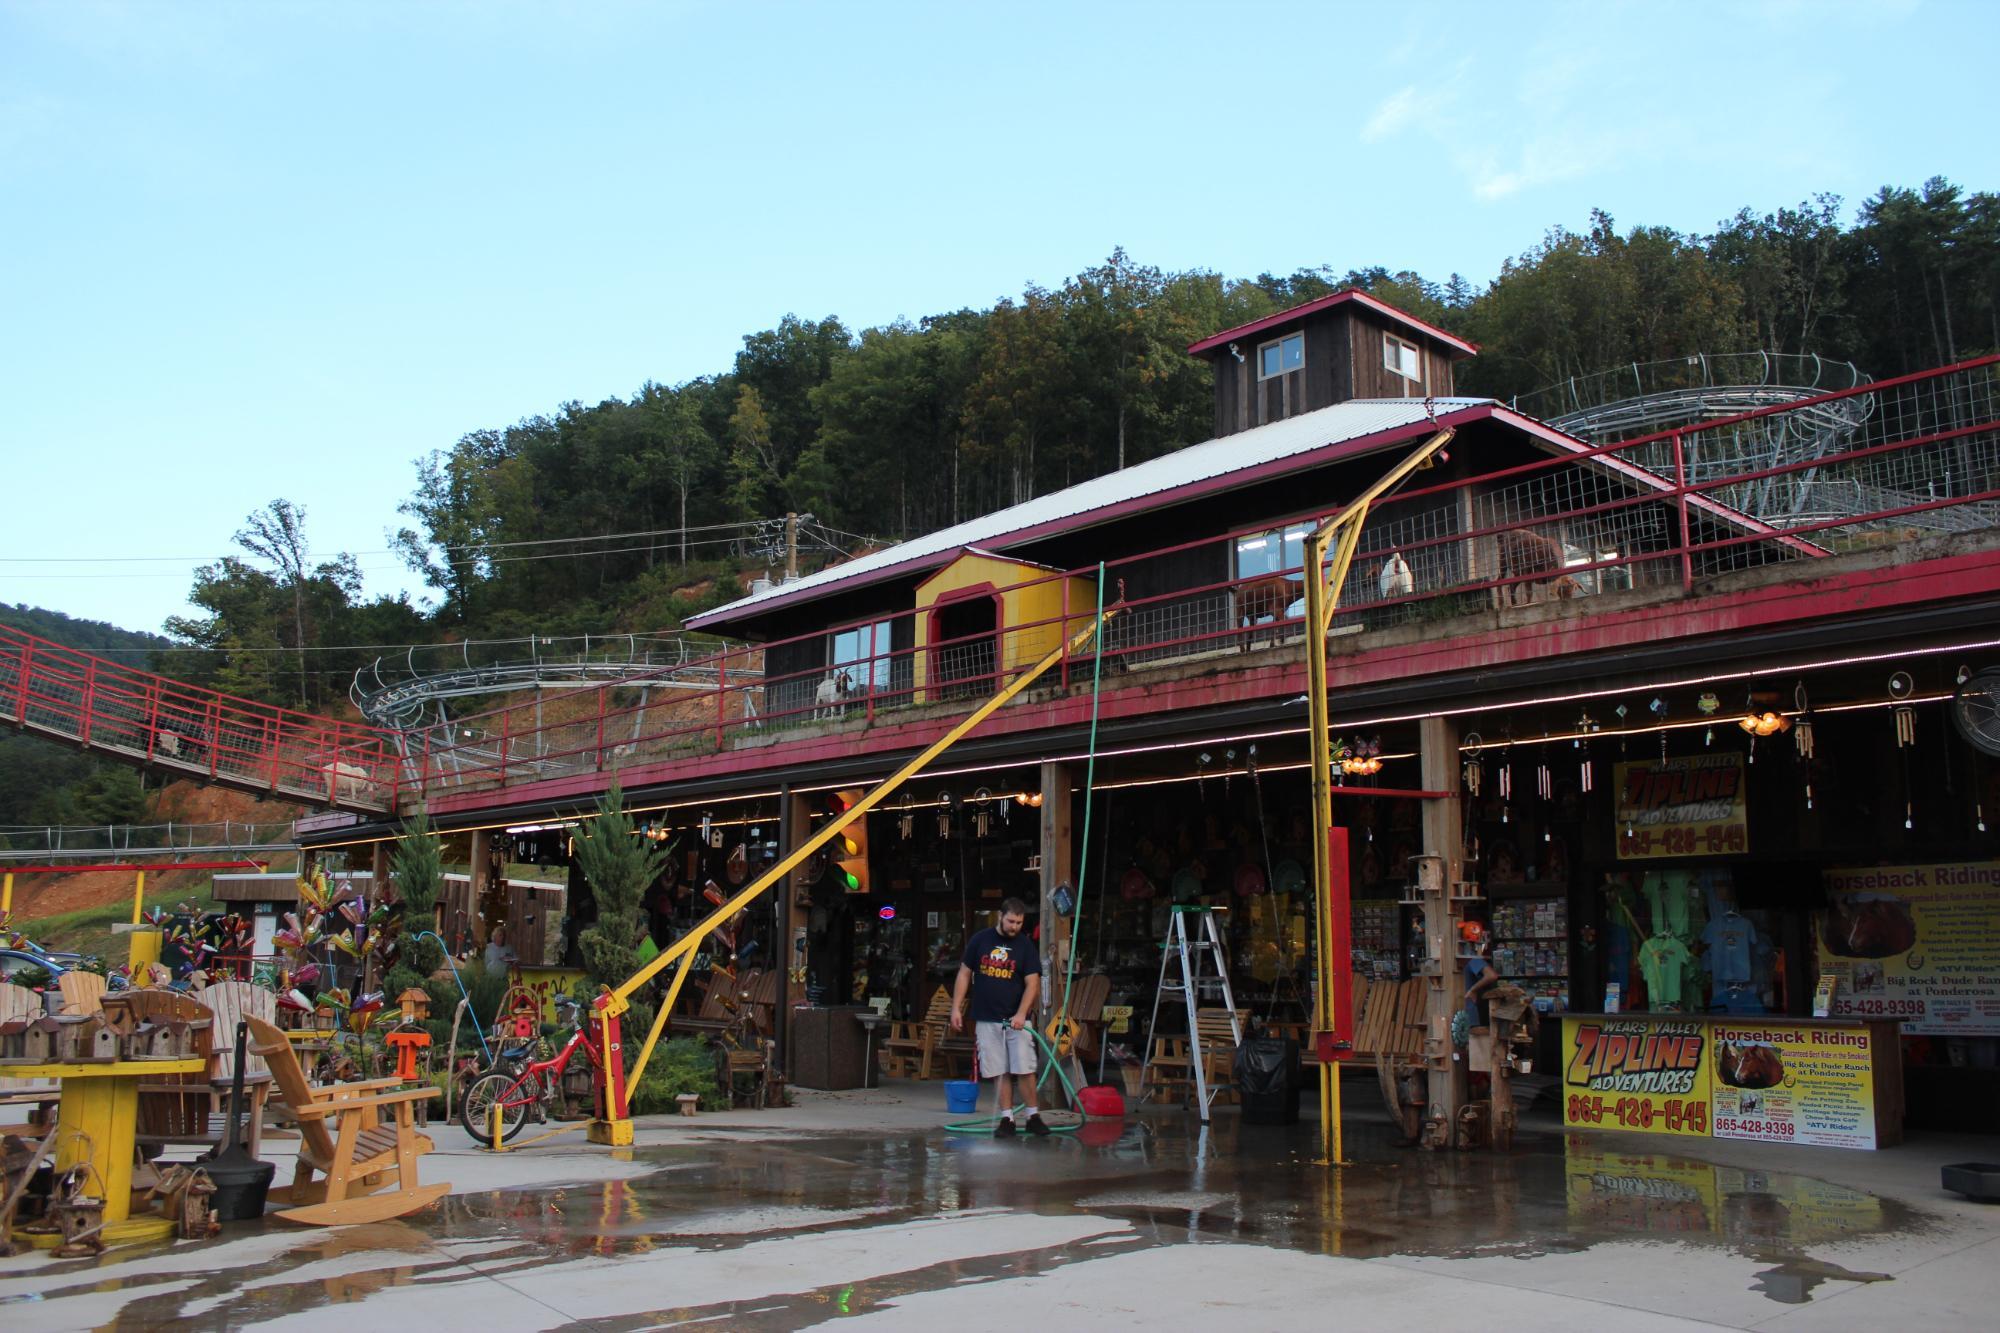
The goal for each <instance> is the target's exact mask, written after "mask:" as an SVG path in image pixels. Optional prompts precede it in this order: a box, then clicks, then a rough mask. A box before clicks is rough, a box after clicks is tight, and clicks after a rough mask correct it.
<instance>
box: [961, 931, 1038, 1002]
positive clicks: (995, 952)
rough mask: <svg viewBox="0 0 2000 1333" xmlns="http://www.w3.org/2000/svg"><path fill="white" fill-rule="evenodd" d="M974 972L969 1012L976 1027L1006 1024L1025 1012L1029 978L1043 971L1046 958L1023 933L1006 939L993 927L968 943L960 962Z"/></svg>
mask: <svg viewBox="0 0 2000 1333" xmlns="http://www.w3.org/2000/svg"><path fill="white" fill-rule="evenodd" d="M960 961H961V962H963V963H964V964H965V965H966V966H967V967H969V968H971V969H972V998H971V1001H970V1002H969V1004H968V1005H967V1008H968V1009H969V1010H970V1011H971V1014H972V1021H973V1022H975V1023H1006V1022H1010V1021H1011V1020H1012V1019H1013V1017H1014V1015H1015V1014H1017V1013H1019V1012H1020V1010H1021V997H1022V995H1023V994H1024V993H1025V992H1026V991H1027V988H1028V978H1029V977H1031V976H1035V975H1037V974H1038V973H1040V972H1041V970H1042V955H1041V952H1040V951H1039V950H1038V949H1036V948H1035V942H1034V941H1033V940H1032V939H1030V938H1029V937H1028V932H1027V930H1026V929H1023V930H1022V931H1021V933H1020V934H1018V935H1003V934H1001V933H1000V932H999V931H998V930H997V929H995V928H994V927H992V926H988V927H987V928H986V929H985V930H982V931H980V932H979V933H978V934H977V935H974V936H973V937H972V938H971V940H969V941H968V942H967V943H966V946H965V954H964V957H963V958H962V959H961V960H960Z"/></svg>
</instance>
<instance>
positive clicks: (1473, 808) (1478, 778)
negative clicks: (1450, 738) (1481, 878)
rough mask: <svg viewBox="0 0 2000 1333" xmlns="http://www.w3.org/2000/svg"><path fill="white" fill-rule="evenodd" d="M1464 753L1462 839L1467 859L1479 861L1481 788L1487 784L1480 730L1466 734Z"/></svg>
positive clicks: (1483, 747)
mask: <svg viewBox="0 0 2000 1333" xmlns="http://www.w3.org/2000/svg"><path fill="white" fill-rule="evenodd" d="M1464 753H1465V761H1464V768H1463V771H1462V774H1461V776H1462V777H1463V779H1464V783H1465V800H1464V802H1463V804H1464V806H1465V820H1464V823H1465V827H1464V828H1463V829H1462V830H1461V831H1460V840H1461V841H1462V842H1464V844H1465V859H1466V860H1467V861H1477V860H1478V859H1479V819H1478V814H1477V811H1478V807H1479V789H1480V788H1481V787H1483V786H1485V785H1486V761H1485V759H1484V757H1483V756H1484V754H1485V746H1484V745H1483V744H1482V743H1481V741H1480V738H1479V733H1478V732H1476V731H1469V732H1467V733H1466V734H1465V750H1464Z"/></svg>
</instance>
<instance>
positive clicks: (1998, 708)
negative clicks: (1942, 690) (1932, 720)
mask: <svg viewBox="0 0 2000 1333" xmlns="http://www.w3.org/2000/svg"><path fill="white" fill-rule="evenodd" d="M1951 719H1952V721H1953V722H1955V723H1957V724H1958V734H1959V735H1961V736H1963V737H1965V739H1966V743H1967V744H1969V745H1971V746H1972V747H1973V748H1974V749H1975V750H1978V751H1979V752H1980V753H1982V754H1990V755H2000V667H1987V668H1985V669H1984V670H1982V671H1975V672H1974V673H1973V674H1972V675H1970V676H1968V677H1966V678H1965V680H1964V681H1963V682H1962V683H1961V684H1960V685H1959V687H1958V693H1957V694H1955V695H1953V696H1952V700H1951Z"/></svg>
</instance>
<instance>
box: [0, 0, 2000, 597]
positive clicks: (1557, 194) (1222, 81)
mask: <svg viewBox="0 0 2000 1333" xmlns="http://www.w3.org/2000/svg"><path fill="white" fill-rule="evenodd" d="M1997 36H2000V5H1994V4H1987V3H1980V2H1977V0H1974V2H1968V3H1954V2H1953V0H1897V2H1893V3H1891V2H1885V3H1840V2H1839V0H1812V2H1811V3H1808V2H1807V0H1791V2H1789V3H1767V4H1757V3H1749V2H1747V0H1746V2H1744V3H1733V4H1722V3H1716V4H1704V3H1644V4H1618V3H1610V2H1609V0H1593V2H1592V3H1587V4H1575V5H1570V4H1546V5H1529V4H1485V3H1471V2H1470V0H1468V2H1467V3H1462V4H1461V3H1422V2H1421V0H1406V2H1405V3H1402V4H1397V5H1384V4H1381V3H1379V2H1377V3H1367V4H1345V3H1341V4H1334V3H1325V4H1309V5H1287V4H1281V3H1274V2H1273V0H1265V2H1264V3H1260V4H1257V5H1255V6H1252V5H1242V6H1235V5H1228V4H1222V5H1218V4H1213V3H1208V4H1200V5H1193V4H1190V5H1179V4H1168V3H1155V4H1148V5H1137V4H1132V5H1123V4H1095V5H1084V4H1076V3H1070V4H1061V5H1040V4H1033V3H1016V4H1008V5H983V6H974V5H949V4H943V3H939V4H933V5H885V4H864V3H859V2H858V0H855V2H851V3H841V4H834V3H827V4H820V5H800V4H787V3H776V2H771V0H767V2H766V3H759V4H648V5H626V4H613V3H600V4H564V5H556V4H540V5H511V4H501V3H480V4H390V3H373V4H371V3H341V4H284V3H266V4H243V5H223V4H203V3H194V2H192V0H189V2H184V3H173V4H169V3H164V2H163V0H162V2H160V3H149V4H93V3H84V2H82V0H61V2H60V3H54V2H52V3H18V2H12V3H8V2H0V200H4V208H0V238H4V251H0V255H4V258H0V283H4V287H3V288H0V293H4V306H0V308H3V309H4V312H5V316H4V319H0V401H4V409H0V459H4V462H5V471H4V474H0V475H4V477H5V482H4V485H5V486H6V488H7V503H6V505H5V507H4V510H0V514H4V520H0V601H7V602H29V603H34V604H38V605H43V606H51V607H55V608H58V609H61V610H65V611H68V612H70V613H71V614H74V615H84V616H90V617H93V618H100V619H107V620H111V621H114V622H116V623H119V624H123V625H126V626H129V627H132V628H148V629H151V628H157V627H158V625H159V623H160V621H161V620H162V619H163V618H164V617H165V616H167V615H171V614H174V613H176V612H179V611H182V610H184V609H185V603H184V596H185V593H186V591H187V588H188V586H189V581H190V580H189V575H190V573H191V570H192V568H193V566H194V564H196V563H198V558H200V557H212V556H214V555H216V554H219V553H221V552H223V551H225V550H227V549H229V537H230V534H231V533H232V532H234V531H235V530H236V528H237V527H238V526H240V524H241V521H242V519H243V517H244V515H246V514H247V513H249V512H250V511H251V510H253V509H256V508H258V507H260V506H261V505H263V504H265V503H266V502H268V501H269V500H271V499H273V498H275V497H278V496H284V497H287V498H290V499H292V500H294V501H296V502H298V503H301V504H304V505H305V506H306V507H307V510H308V512H309V515H310V517H309V523H308V530H309V533H310V535H311V537H312V539H313V544H314V546H315V549H316V550H317V551H319V552H322V553H331V552H333V551H336V550H342V549H344V550H351V551H356V552H360V553H362V554H361V555H360V560H361V564H362V566H363V568H364V570H365V571H366V572H367V576H368V580H369V587H370V591H392V590H394V589H397V588H400V587H405V586H412V585H411V581H410V580H409V579H408V578H407V576H406V575H405V574H404V573H403V571H402V570H401V569H400V567H399V566H398V565H397V564H396V562H395V560H394V558H393V557H391V556H389V555H386V554H382V553H380V552H381V551H382V548H383V547H384V545H385V542H384V529H385V528H389V527H391V526H394V525H397V524H398V523H399V521H400V520H399V519H398V517H397V515H396V513H395V508H396V505H397V504H398V503H399V502H400V501H401V500H402V499H403V498H404V497H405V496H406V495H407V494H408V492H409V489H410V486H411V482H412V477H413V472H412V467H411V461H412V460H413V459H415V458H416V457H417V456H419V455H420V454H424V453H426V452H428V451H430V450H432V449H439V448H445V447H448V446H449V445H450V444H451V443H452V442H453V441H454V440H455V439H456V438H458V437H459V436H460V435H462V434H463V433H465V432H466V431H468V430H472V429H476V428H479V427H484V426H499V425H505V424H507V423H509V422H512V421H515V420H518V419H520V418H521V417H524V416H529V415H533V414H536V413H539V412H544V411H548V410H551V409H553V408H555V407H556V406H558V405H559V404H561V403H562V402H564V401H566V400H571V399H575V400H580V401H584V402H595V401H598V400H600V399H602V398H605V397H607V396H610V395H624V394H629V393H631V392H632V391H633V390H634V389H636V388H637V387H638V386H639V385H640V384H641V383H643V382H644V381H646V380H648V379H654V380H659V381H663V382H676V381H680V380H684V379H688V378H691V377H693V376H696V375H701V374H706V373H711V372H715V371H719V370H724V369H727V368H728V366H729V364H730V360H731V357H732V356H733V354H734V352H735V350H736V349H737V347H738V346H739V344H740V339H741V338H742V336H743V335H744V334H746V333H750V332H753V331H755V330H758V329H763V328H768V327H770V326H771V325H773V324H775V323H776V322H777V320H778V319H779V318H780V317H781V316H783V315H784V314H785V313H787V312H796V313H798V314H800V315H802V316H809V317H819V316H823V315H827V314H834V315H838V316H840V317H841V318H842V319H843V320H844V321H846V322H847V324H848V325H849V327H851V328H860V327H863V326H867V325H871V324H879V323H884V322H887V321H890V320H894V319H896V318H898V317H901V316H908V317H911V318H916V317H921V316H923V315H926V314H931V313H935V312H939V311H944V310H950V309H957V308H959V307H962V306H985V305H988V304H990V303H991V302H992V301H994V300H995V299H996V298H998V297H1001V296H1005V295H1012V294H1016V293H1018V292H1019V291H1020V290H1021V288H1022V287H1023V286H1024V285H1025V284H1027V283H1029V282H1035V283H1041V284H1046V285H1054V284H1058V283H1060V282H1061V281H1062V280H1063V279H1064V278H1066V277H1067V276H1069V275H1071V274H1073V273H1075V272H1077V271H1078V270H1080V269H1082V268H1084V267H1087V266H1088V265H1090V264H1092V263H1095V262H1097V261H1098V260H1101V259H1102V258H1103V257H1104V256H1105V255H1107V254H1108V253H1110V251H1111V250H1112V248H1113V247H1114V246H1118V245H1123V246H1124V247H1125V248H1126V249H1127V250H1128V251H1129V252H1130V253H1131V254H1132V255H1133V257H1134V258H1135V259H1137V260H1139V261H1141V262H1145V263H1150V264H1155V265H1159V266H1160V267H1162V268H1166V269H1169V270H1178V269H1187V268H1207V269H1213V270H1216V271H1219V272H1221V273H1224V274H1227V275H1230V276H1237V277H1247V276H1254V275H1255V274H1257V273H1258V272H1260V271H1266V270H1268V271H1272V272H1280V273H1284V272H1290V271H1292V270H1293V269H1296V268H1299V267H1303V266H1313V265H1319V264H1331V265H1333V266H1335V267H1336V268H1343V269H1344V268H1347V267H1349V266H1361V265H1368V264H1378V263H1379V264H1384V265H1387V266H1389V267H1391V268H1414V269H1417V270H1419V271H1421V272H1423V273H1425V274H1426V275H1428V276H1431V277H1433V278H1437V279H1443V278H1444V277H1445V276H1447V275H1448V274H1450V273H1452V272H1454V271H1456V272H1460V273H1463V274H1465V275H1466V276H1467V277H1468V278H1471V279H1473V280H1474V281H1475V282H1481V283H1483V282H1485V281H1487V280H1489V279H1490V278H1492V277H1493V276H1494V274H1495V273H1496V272H1497V271H1498V269H1499V267H1500V265H1501V263H1502V261H1503V260H1504V259H1505V258H1507V257H1508V256H1509V255H1513V254H1518V253H1520V252H1521V251H1523V250H1525V249H1527V248H1528V247H1530V246H1532V245H1533V244H1534V243H1535V242H1536V240H1537V239H1538V238H1539V237H1540V235H1541V234H1542V233H1543V231H1544V230H1545V229H1546V228H1547V227H1549V226H1550V225H1552V224H1555V223H1564V224H1567V225H1571V226H1581V225H1582V224H1583V223H1584V221H1585V219H1586V217H1587V215H1588V211H1589V210H1590V209H1591V208H1592V207H1602V208H1605V209H1607V210H1608V211H1609V212H1610V213H1612V215H1613V216H1614V217H1616V218H1617V220H1618V221H1619V222H1620V223H1621V224H1622V225H1632V224H1636V223H1640V222H1646V223H1662V224H1666V225H1670V226H1674V227H1678V228H1682V229H1685V230H1706V229H1709V228H1712V227H1713V226H1714V225H1715V224H1716V223H1717V222H1718V221H1719V220H1720V219H1722V218H1723V217H1725V216H1727V215H1729V214H1731V213H1733V212H1734V211H1735V210H1736V209H1737V208H1739V207H1742V206H1746V205H1747V206H1750V207H1752V208H1755V209H1758V210H1760V211H1762V210H1768V209H1772V208H1776V207H1778V206H1781V205H1786V204H1793V203H1797V202H1798V201H1799V200H1801V199H1803V198H1805V197H1807V196H1808V195H1810V194H1812V193H1815V192H1818V191H1831V192H1834V193H1838V194H1840V195H1842V196H1844V197H1845V198H1846V200H1847V201H1848V210H1849V212H1850V214H1851V212H1852V208H1853V206H1854V205H1855V204H1858V203H1859V202H1860V200H1861V199H1862V198H1864V197H1865V196H1867V195H1868V194H1870V193H1872V192H1873V191H1874V190H1876V189H1877V188H1879V187H1880V186H1882V185H1884V184H1896V185H1917V184H1919V183H1921V182H1922V181H1923V180H1924V179H1925V178H1926V177H1929V176H1932V175H1945V176H1949V177H1950V178H1952V179H1953V180H1955V181H1957V182H1958V183H1960V184H1961V185H1963V186H1966V187H1967V188H1971V189H1992V188H1996V187H2000V179H1996V175H2000V173H1996V171H1995V167H1996V165H2000V163H1996V151H1995V148H1994V126H1993V118H1994V110H1995V102H1994V97H1993V93H1992V92H1991V66H1992V53H1993V51H1994V49H1995V38H1996V37H1997ZM27 557H36V558H38V559H37V560H36V561H30V560H28V559H26V558H27ZM51 557H56V558H59V559H50V558H51ZM138 557H147V558H146V559H138ZM159 557H169V558H165V559H162V558H159ZM85 558H89V559H90V560H92V561H95V563H88V562H86V561H85ZM107 558H115V559H112V560H107Z"/></svg>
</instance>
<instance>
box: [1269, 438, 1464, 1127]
mask: <svg viewBox="0 0 2000 1333" xmlns="http://www.w3.org/2000/svg"><path fill="white" fill-rule="evenodd" d="M1452 434H1453V432H1452V431H1451V429H1450V428H1448V427H1447V428H1446V429H1444V430H1440V431H1439V432H1438V433H1437V434H1435V435H1433V436H1431V438H1430V439H1428V440H1426V441H1425V442H1424V443H1423V444H1421V445H1419V446H1418V447H1417V448H1416V449H1415V450H1414V451H1412V452H1411V454H1410V455H1409V456H1408V457H1407V458H1405V459H1403V461H1402V462H1400V463H1398V464H1396V466H1394V467H1392V468H1390V469H1389V470H1388V471H1387V472H1385V473H1384V474H1383V475H1382V476H1381V478H1380V479H1378V480H1377V481H1376V482H1375V484H1374V485H1372V486H1370V487H1369V488H1368V489H1367V490H1365V491H1363V492H1361V494H1359V495H1357V496H1355V497H1354V499H1353V500H1351V501H1349V502H1348V503H1347V505H1346V506H1344V507H1343V508H1342V509H1341V511H1340V512H1339V513H1337V514H1335V515H1334V516H1333V517H1332V518H1329V519H1328V520H1327V521H1326V522H1324V523H1322V524H1320V525H1319V527H1317V528H1315V529H1314V530H1313V532H1312V534H1311V535H1310V536H1308V537H1307V538H1306V540H1305V584H1306V626H1307V632H1306V729H1307V733H1308V740H1307V743H1308V748H1309V752H1310V754H1311V757H1312V811H1313V820H1312V822H1313V838H1312V844H1313V902H1314V905H1315V908H1316V919H1317V921H1318V925H1319V929H1318V931H1317V932H1316V933H1317V936H1318V947H1317V950H1316V952H1317V954H1318V957H1319V960H1320V965H1319V967H1318V968H1317V969H1316V970H1317V972H1318V978H1317V981H1318V984H1317V985H1315V986H1314V988H1313V1030H1314V1031H1315V1032H1326V1031H1328V1030H1330V1029H1331V1028H1332V1026H1333V1015H1334V1007H1335V1002H1336V1001H1335V996H1334V968H1333V963H1332V952H1333V901H1332V898H1333V866H1332V864H1331V863H1330V861H1329V853H1328V848H1327V839H1328V835H1329V834H1330V833H1332V831H1333V752H1332V743H1333V738H1332V736H1331V735H1330V734H1329V733H1330V731H1331V728H1332V708H1331V704H1330V702H1329V701H1328V699H1327V685H1326V636H1327V631H1328V630H1330V629H1331V628H1332V627H1333V616H1334V612H1335V611H1336V610H1337V609H1338V608H1339V606H1340V590H1341V588H1342V587H1344V586H1345V585H1346V583H1347V571H1348V569H1349V568H1350V567H1351V566H1352V565H1353V563H1354V553H1355V551H1356V550H1357V549H1359V546H1360V543H1361V529H1362V527H1363V526H1364V525H1365V524H1366V523H1367V521H1368V511H1369V509H1370V508H1371V507H1372V506H1373V505H1374V503H1375V501H1377V500H1379V499H1381V498H1382V497H1383V496H1384V495H1387V494H1388V493H1389V492H1390V491H1392V490H1394V489H1395V488H1396V487H1397V486H1399V485H1401V484H1402V482H1403V481H1404V479H1405V478H1407V477H1408V476H1409V475H1410V474H1411V473H1412V472H1415V471H1416V470H1417V469H1418V468H1422V467H1428V466H1430V464H1431V462H1432V460H1433V459H1435V458H1436V457H1437V454H1438V451H1439V450H1441V449H1443V448H1444V447H1445V445H1447V444H1449V443H1451V438H1452ZM1336 534H1338V536H1339V538H1340V542H1339V545H1337V546H1336V547H1335V548H1334V553H1333V562H1332V566H1331V567H1330V568H1329V567H1328V565H1327V560H1326V548H1327V543H1328V542H1330V541H1332V540H1333V539H1334V537H1335V535H1336ZM1319 1111H1320V1118H1319V1124H1320V1143H1321V1152H1322V1154H1323V1155H1324V1157H1325V1160H1326V1162H1327V1163H1328V1164H1329V1165H1335V1166H1337V1165H1339V1164H1340V1163H1341V1161H1342V1160H1343V1152H1344V1148H1345V1144H1344V1142H1343V1133H1342V1129H1343V1127H1342V1124H1341V1115H1340V1065H1339V1062H1338V1061H1333V1060H1322V1061H1321V1062H1320V1066H1319Z"/></svg>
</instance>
